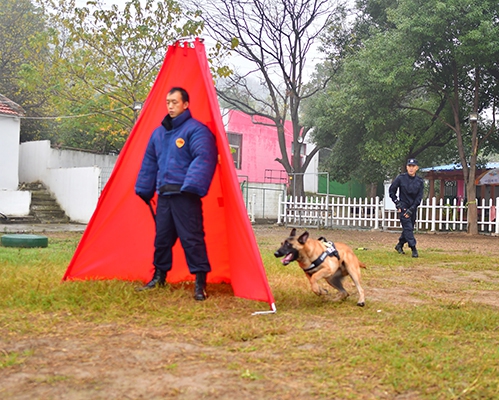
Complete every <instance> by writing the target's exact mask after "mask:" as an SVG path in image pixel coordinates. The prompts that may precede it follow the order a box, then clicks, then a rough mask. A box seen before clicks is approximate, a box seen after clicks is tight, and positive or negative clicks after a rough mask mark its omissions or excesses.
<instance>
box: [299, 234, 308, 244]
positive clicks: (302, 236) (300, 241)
mask: <svg viewBox="0 0 499 400" xmlns="http://www.w3.org/2000/svg"><path fill="white" fill-rule="evenodd" d="M307 239H308V232H307V231H305V232H303V233H302V234H301V236H300V237H299V238H298V243H300V244H305V242H306V241H307Z"/></svg>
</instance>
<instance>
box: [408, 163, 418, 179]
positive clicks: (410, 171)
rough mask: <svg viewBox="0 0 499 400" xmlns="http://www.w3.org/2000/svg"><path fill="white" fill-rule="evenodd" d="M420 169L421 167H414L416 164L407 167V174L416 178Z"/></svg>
mask: <svg viewBox="0 0 499 400" xmlns="http://www.w3.org/2000/svg"><path fill="white" fill-rule="evenodd" d="M418 169H419V167H418V166H417V165H414V164H409V165H408V166H407V173H408V174H409V175H410V176H414V175H416V172H418Z"/></svg>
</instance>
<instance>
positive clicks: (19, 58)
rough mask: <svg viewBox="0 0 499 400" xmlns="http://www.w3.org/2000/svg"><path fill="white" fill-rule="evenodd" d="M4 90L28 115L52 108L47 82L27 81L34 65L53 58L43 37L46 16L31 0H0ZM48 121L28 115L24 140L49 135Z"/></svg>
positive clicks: (0, 75)
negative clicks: (50, 106) (29, 71)
mask: <svg viewBox="0 0 499 400" xmlns="http://www.w3.org/2000/svg"><path fill="white" fill-rule="evenodd" d="M0 27H1V28H0V93H1V94H3V95H4V96H6V97H7V98H9V99H10V100H12V101H14V102H16V103H17V104H19V105H20V106H21V107H22V108H23V109H24V110H25V111H26V115H28V116H31V117H36V116H41V115H44V114H46V113H48V112H50V108H49V104H48V97H47V93H46V89H47V86H46V82H45V81H44V80H43V79H42V80H40V81H38V83H37V85H27V84H26V82H24V80H23V75H24V71H25V70H26V69H29V66H30V65H43V64H46V63H48V62H49V48H48V45H47V43H46V42H44V41H43V38H44V37H45V34H46V17H45V15H44V13H43V10H42V9H40V8H38V7H36V6H35V5H33V4H32V2H31V1H30V0H0ZM49 132H50V125H49V124H48V123H47V122H46V121H35V120H30V119H24V120H22V123H21V140H22V141H26V140H34V139H39V138H40V137H43V136H45V135H47V134H48V133H49Z"/></svg>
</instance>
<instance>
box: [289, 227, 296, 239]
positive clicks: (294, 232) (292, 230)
mask: <svg viewBox="0 0 499 400" xmlns="http://www.w3.org/2000/svg"><path fill="white" fill-rule="evenodd" d="M295 235H296V228H293V229H291V233H290V234H289V237H293V236H295Z"/></svg>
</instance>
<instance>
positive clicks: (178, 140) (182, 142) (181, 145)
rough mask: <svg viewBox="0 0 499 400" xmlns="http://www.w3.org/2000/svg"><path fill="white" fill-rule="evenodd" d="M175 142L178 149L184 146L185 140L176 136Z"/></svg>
mask: <svg viewBox="0 0 499 400" xmlns="http://www.w3.org/2000/svg"><path fill="white" fill-rule="evenodd" d="M175 144H176V145H177V147H178V148H179V149H180V148H182V147H183V146H184V144H185V140H184V139H182V138H178V139H177V140H175Z"/></svg>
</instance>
